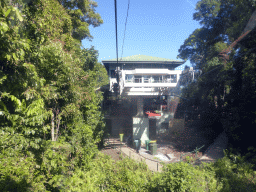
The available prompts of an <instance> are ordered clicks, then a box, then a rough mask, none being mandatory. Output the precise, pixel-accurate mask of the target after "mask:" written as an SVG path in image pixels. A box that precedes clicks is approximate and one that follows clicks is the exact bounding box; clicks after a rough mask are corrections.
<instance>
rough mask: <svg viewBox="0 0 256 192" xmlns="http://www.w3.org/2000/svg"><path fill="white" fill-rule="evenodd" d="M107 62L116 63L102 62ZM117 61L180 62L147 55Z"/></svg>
mask: <svg viewBox="0 0 256 192" xmlns="http://www.w3.org/2000/svg"><path fill="white" fill-rule="evenodd" d="M108 61H112V62H113V61H116V59H109V60H104V61H102V62H108ZM118 61H160V62H161V61H169V62H182V61H179V60H171V59H165V58H160V57H152V56H147V55H132V56H128V57H123V58H122V59H121V58H119V59H118Z"/></svg>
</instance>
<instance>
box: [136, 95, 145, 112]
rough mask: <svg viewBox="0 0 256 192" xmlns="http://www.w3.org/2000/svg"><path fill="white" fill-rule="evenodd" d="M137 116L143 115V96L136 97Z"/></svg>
mask: <svg viewBox="0 0 256 192" xmlns="http://www.w3.org/2000/svg"><path fill="white" fill-rule="evenodd" d="M137 116H144V114H143V97H138V98H137Z"/></svg>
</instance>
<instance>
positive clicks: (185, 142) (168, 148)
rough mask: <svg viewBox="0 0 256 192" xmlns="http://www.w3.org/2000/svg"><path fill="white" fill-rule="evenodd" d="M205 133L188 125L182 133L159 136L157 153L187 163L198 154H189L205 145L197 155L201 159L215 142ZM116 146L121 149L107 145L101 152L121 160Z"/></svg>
mask: <svg viewBox="0 0 256 192" xmlns="http://www.w3.org/2000/svg"><path fill="white" fill-rule="evenodd" d="M204 132H205V131H204V130H202V129H199V128H197V126H191V125H190V126H188V124H186V125H185V129H184V131H183V132H181V133H175V134H173V133H172V134H166V133H164V134H159V135H158V136H157V144H158V145H157V152H158V153H162V154H164V155H167V154H172V155H173V156H174V157H176V158H179V159H180V157H181V156H182V160H183V161H186V160H185V157H186V156H190V157H196V154H194V153H188V152H192V151H193V150H195V149H196V148H197V149H198V148H201V147H202V146H203V145H204V147H202V148H201V149H200V150H199V152H198V153H197V157H196V158H197V159H199V158H200V157H202V156H203V154H204V152H205V150H206V149H207V148H208V147H209V146H210V145H211V144H212V142H213V141H212V140H210V139H207V138H206V137H205V133H204ZM114 146H115V147H119V145H118V144H115V145H113V144H112V145H107V146H106V147H105V148H103V149H102V150H101V152H102V153H104V154H106V155H110V156H111V157H112V158H113V159H114V160H115V161H117V160H120V154H119V152H118V150H116V149H114ZM187 153H188V154H187ZM171 162H172V161H170V163H171Z"/></svg>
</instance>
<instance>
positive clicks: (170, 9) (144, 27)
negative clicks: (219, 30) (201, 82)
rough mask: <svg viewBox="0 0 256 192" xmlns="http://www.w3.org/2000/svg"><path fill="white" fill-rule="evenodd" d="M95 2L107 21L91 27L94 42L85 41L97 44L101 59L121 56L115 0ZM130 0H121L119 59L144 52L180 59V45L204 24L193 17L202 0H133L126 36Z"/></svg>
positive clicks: (98, 11)
mask: <svg viewBox="0 0 256 192" xmlns="http://www.w3.org/2000/svg"><path fill="white" fill-rule="evenodd" d="M95 1H96V2H97V3H98V7H97V8H96V12H97V13H99V14H100V15H101V18H102V19H103V24H101V25H100V26H99V27H95V28H94V27H92V26H90V28H89V29H90V33H91V35H92V36H93V39H92V41H91V42H90V41H89V40H87V39H85V40H83V41H82V44H83V47H85V48H90V47H91V46H94V48H95V49H96V50H98V51H99V58H98V60H99V62H101V61H102V60H108V59H114V58H117V56H116V34H115V9H114V8H115V6H114V0H95ZM128 1H129V0H117V33H118V58H121V57H127V56H132V55H139V54H141V55H148V56H155V57H160V58H167V59H173V60H178V59H177V55H178V50H179V48H180V46H181V45H182V44H183V43H184V41H185V40H186V39H187V38H188V37H189V35H190V34H191V33H192V32H193V31H194V30H195V29H197V28H200V27H201V26H200V25H199V22H197V21H195V20H193V13H195V7H196V3H197V2H198V0H178V1H176V0H130V5H129V13H128V19H127V25H126V32H125V39H124V29H125V21H126V16H127V8H128ZM123 39H124V44H123ZM122 47H123V49H122ZM122 52H123V54H122ZM185 65H188V66H190V62H189V61H186V62H185V63H184V64H183V65H182V66H180V67H178V68H176V70H177V69H179V70H180V69H183V67H184V66H185Z"/></svg>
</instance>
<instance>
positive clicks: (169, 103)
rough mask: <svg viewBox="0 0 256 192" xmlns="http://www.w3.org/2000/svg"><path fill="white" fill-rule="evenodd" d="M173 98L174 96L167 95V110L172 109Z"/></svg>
mask: <svg viewBox="0 0 256 192" xmlns="http://www.w3.org/2000/svg"><path fill="white" fill-rule="evenodd" d="M171 99H172V97H171V96H170V95H168V96H167V112H170V109H171Z"/></svg>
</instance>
